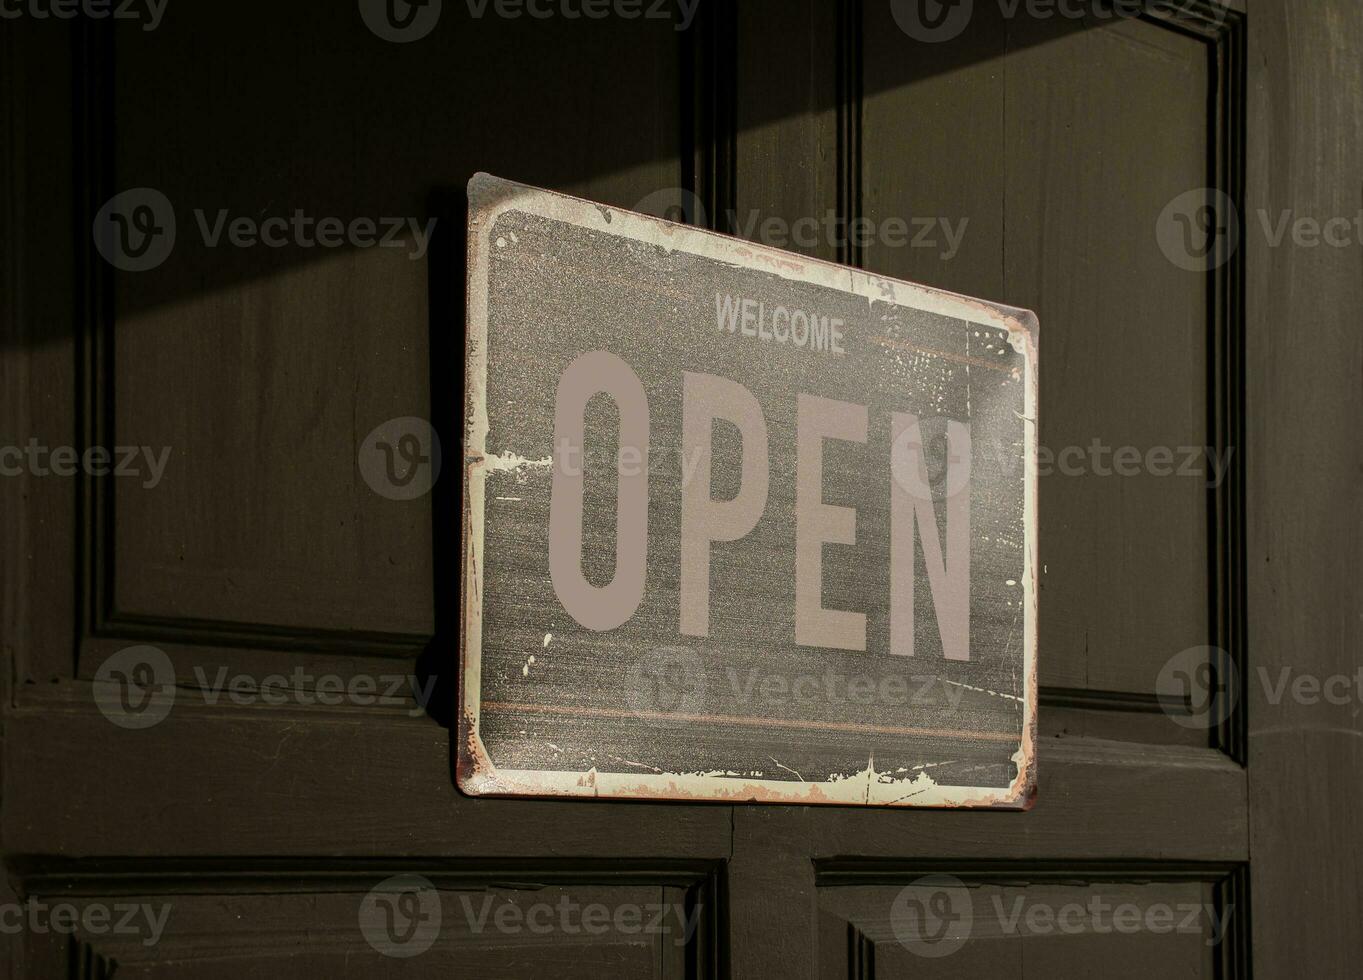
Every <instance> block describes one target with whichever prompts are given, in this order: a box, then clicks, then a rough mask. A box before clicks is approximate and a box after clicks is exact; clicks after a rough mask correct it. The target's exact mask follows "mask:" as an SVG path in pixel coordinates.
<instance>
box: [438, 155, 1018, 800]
mask: <svg viewBox="0 0 1363 980" xmlns="http://www.w3.org/2000/svg"><path fill="white" fill-rule="evenodd" d="M468 247H469V283H468V347H467V365H466V368H467V404H466V413H467V414H466V430H465V433H464V444H465V454H464V458H465V467H466V480H465V486H464V544H465V550H464V568H463V587H464V595H463V622H464V645H463V650H462V655H461V659H462V691H461V696H460V697H461V712H460V720H459V732H458V751H457V776H458V782H459V786H460V787H461V788H462V789H463V790H464V791H465V792H467V793H471V794H478V795H481V794H488V795H533V796H546V795H553V796H579V797H603V798H604V797H633V798H648V799H676V800H723V801H729V802H742V801H756V802H773V803H841V804H863V805H891V806H941V807H945V806H994V807H1013V808H1022V807H1025V806H1027V805H1028V804H1029V802H1030V800H1031V799H1032V796H1033V792H1034V787H1035V774H1036V761H1035V760H1036V756H1035V746H1036V730H1035V729H1036V703H1037V686H1036V685H1037V681H1036V615H1037V612H1036V600H1037V585H1036V547H1037V543H1036V464H1035V461H1036V438H1037V423H1036V417H1037V323H1036V319H1035V317H1034V316H1033V315H1032V314H1031V313H1028V312H1026V311H1023V310H1018V309H1012V308H1009V307H1004V306H998V305H996V304H993V303H986V302H982V301H980V300H974V299H967V298H965V297H962V296H957V295H953V294H949V293H944V292H941V291H938V290H934V289H928V288H926V287H923V286H916V285H913V284H910V283H906V282H898V281H893V280H888V279H882V278H879V277H877V276H873V275H868V274H866V273H863V272H859V271H856V270H852V269H849V268H846V267H842V266H837V265H832V264H829V263H824V262H817V261H812V260H810V259H806V258H803V257H801V256H798V255H794V254H791V253H789V252H784V251H780V250H778V249H773V248H767V247H764V246H760V245H755V244H752V243H749V242H746V241H742V240H739V239H735V238H730V237H727V236H723V235H718V234H713V233H710V232H706V231H700V230H698V229H695V228H692V227H688V226H685V225H678V224H673V223H671V222H666V221H661V220H658V219H655V218H650V217H645V216H642V215H638V214H634V213H631V212H628V211H622V210H619V209H616V208H611V207H606V206H604V205H600V204H594V203H590V202H587V201H582V200H578V199H576V198H572V197H567V196H564V195H560V194H553V193H550V192H547V191H542V190H537V189H534V188H530V187H524V186H521V185H517V184H512V183H508V182H505V181H502V180H498V179H496V178H493V177H489V176H487V175H479V176H477V177H475V178H474V179H473V181H472V182H471V183H470V184H469V237H468Z"/></svg>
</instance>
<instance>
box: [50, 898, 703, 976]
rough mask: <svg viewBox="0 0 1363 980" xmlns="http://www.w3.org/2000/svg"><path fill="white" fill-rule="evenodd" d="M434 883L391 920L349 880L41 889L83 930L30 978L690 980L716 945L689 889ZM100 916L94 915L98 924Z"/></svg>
mask: <svg viewBox="0 0 1363 980" xmlns="http://www.w3.org/2000/svg"><path fill="white" fill-rule="evenodd" d="M408 874H409V876H410V874H411V873H408ZM433 877H434V878H435V881H437V882H440V884H439V885H437V884H435V883H434V882H432V881H430V880H429V879H425V878H424V877H423V878H412V879H411V880H412V881H414V882H416V883H417V886H418V887H419V888H420V889H421V891H419V892H418V891H413V892H405V893H402V894H409V895H413V896H418V897H419V901H418V902H417V903H416V904H413V905H412V906H411V907H410V908H399V909H395V910H394V909H391V908H390V906H388V905H387V904H386V903H387V902H388V901H389V897H388V896H387V895H385V894H380V895H378V896H377V897H375V896H374V895H371V894H370V893H369V892H367V891H365V890H363V888H362V886H363V885H364V884H365V883H366V882H365V881H364V880H363V879H358V878H355V877H353V876H352V877H349V878H347V879H346V880H344V881H338V882H336V883H335V884H324V883H323V882H321V881H317V880H310V879H309V878H308V877H307V876H306V875H305V874H304V875H300V876H299V877H298V878H297V879H295V880H293V881H285V880H282V879H281V880H279V881H272V882H266V881H258V882H257V885H256V887H261V886H262V885H263V886H264V888H263V889H262V891H261V892H259V893H250V892H245V891H242V890H240V889H238V890H235V891H229V892H226V893H214V892H213V891H212V890H211V886H209V888H206V889H202V890H201V889H189V890H180V888H172V889H169V890H166V891H157V892H147V893H139V892H137V891H136V890H132V891H125V890H120V891H118V892H113V893H98V892H97V891H96V892H93V893H92V889H91V887H90V885H88V884H86V885H84V886H83V887H81V888H80V890H79V894H74V895H73V894H70V890H69V889H68V890H60V889H59V890H57V891H53V892H40V893H36V894H35V895H34V896H33V898H34V901H35V902H37V903H41V906H40V907H48V908H54V909H55V908H57V907H62V906H69V907H70V908H71V909H73V910H74V911H73V912H69V913H65V915H66V917H67V918H68V919H69V918H72V917H74V918H75V919H77V920H79V921H80V923H81V924H80V925H79V926H78V927H77V928H76V930H75V932H74V934H71V935H66V936H63V935H58V934H56V930H54V932H53V933H52V934H49V935H48V936H47V937H46V938H45V940H44V941H41V942H37V943H33V944H32V945H31V947H30V949H29V953H28V963H27V965H28V968H29V969H30V970H32V971H33V974H32V975H34V976H88V977H92V978H96V977H110V976H115V975H116V976H119V977H124V976H133V977H145V978H147V980H160V978H179V977H215V978H216V977H222V978H226V977H241V976H247V977H278V976H281V975H284V974H292V973H297V972H300V971H301V972H305V973H313V974H317V975H323V976H335V977H390V976H393V977H396V976H415V977H441V976H449V975H451V973H472V974H473V975H476V976H479V977H497V978H506V980H510V978H513V977H526V976H535V975H541V974H545V973H547V974H549V975H552V976H564V977H583V978H586V977H599V976H602V975H605V976H621V977H624V976H628V977H641V978H643V977H648V978H655V980H671V978H680V977H683V976H685V971H686V962H687V954H688V943H690V944H691V945H692V947H693V955H694V947H695V946H699V945H704V944H706V943H712V942H713V936H707V935H704V934H703V933H702V930H704V929H707V928H708V927H709V926H708V922H707V920H706V918H705V916H704V915H703V914H702V913H703V912H704V911H705V910H704V909H702V908H701V907H700V906H699V905H698V904H696V902H694V901H691V900H689V899H688V894H687V891H686V890H685V889H684V888H678V887H649V886H644V885H623V886H613V887H612V886H605V887H603V886H592V885H577V886H564V885H552V884H551V885H545V884H537V883H534V882H530V881H527V882H526V883H525V884H524V885H521V886H520V887H519V888H516V887H515V886H511V887H508V886H506V885H501V886H499V885H490V886H487V887H484V888H476V887H473V888H471V887H469V885H468V884H461V883H459V882H457V881H444V880H442V879H441V878H440V876H438V875H435V876H433ZM383 880H384V879H383V878H382V876H381V875H374V876H373V877H372V885H373V886H377V887H379V888H382V884H381V882H382V881H383ZM184 884H190V883H188V882H182V883H181V885H182V886H183V885H184ZM280 889H283V891H282V893H281V892H280V891H279V890H280ZM394 894H397V893H394ZM91 909H95V910H97V911H98V917H91V916H90V910H91ZM104 909H107V910H109V911H108V913H107V914H106V913H104V912H103V911H102V910H104ZM409 913H410V918H409V917H408V914H409ZM62 921H65V919H64V920H62ZM87 923H89V924H91V925H92V926H93V930H94V931H91V928H88V927H87ZM81 970H84V971H85V972H81Z"/></svg>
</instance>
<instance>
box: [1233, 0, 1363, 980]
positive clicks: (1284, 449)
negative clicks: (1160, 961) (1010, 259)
mask: <svg viewBox="0 0 1363 980" xmlns="http://www.w3.org/2000/svg"><path fill="white" fill-rule="evenodd" d="M1249 16H1250V18H1251V23H1252V29H1251V31H1250V35H1249V45H1250V57H1249V78H1250V92H1251V98H1250V113H1249V128H1250V132H1251V134H1252V136H1251V140H1250V155H1249V181H1248V193H1247V198H1246V202H1245V203H1246V213H1245V215H1244V216H1243V221H1244V223H1245V239H1246V249H1247V251H1246V262H1247V263H1248V270H1247V276H1246V282H1247V284H1248V287H1247V304H1248V314H1249V338H1248V347H1247V351H1246V355H1247V360H1248V372H1247V377H1248V391H1247V396H1246V397H1247V404H1248V406H1249V424H1248V432H1247V438H1248V446H1249V448H1248V450H1247V452H1248V455H1247V457H1246V459H1247V466H1248V470H1249V475H1248V480H1249V506H1250V510H1249V540H1250V553H1249V561H1248V566H1249V597H1250V601H1249V610H1250V629H1251V633H1252V636H1253V648H1252V649H1253V653H1252V656H1251V661H1250V668H1251V671H1250V673H1251V676H1250V677H1249V678H1248V679H1247V688H1248V691H1249V700H1248V704H1247V706H1246V707H1247V713H1248V718H1249V729H1250V730H1249V773H1250V788H1251V794H1250V800H1251V804H1250V807H1251V809H1250V830H1251V853H1252V858H1253V860H1252V863H1251V872H1252V874H1251V878H1252V885H1253V891H1254V923H1255V936H1254V957H1255V963H1254V966H1255V970H1256V972H1257V973H1258V975H1260V976H1268V977H1273V976H1288V975H1306V974H1310V975H1313V976H1333V975H1349V974H1353V973H1356V972H1357V971H1358V963H1359V961H1360V958H1363V940H1360V935H1359V932H1358V930H1357V929H1356V928H1355V927H1354V923H1355V922H1356V921H1357V918H1358V909H1359V908H1360V903H1363V888H1361V886H1360V882H1363V868H1360V857H1359V851H1358V848H1357V846H1356V845H1355V843H1354V842H1355V840H1356V838H1357V816H1356V815H1357V813H1358V812H1359V809H1360V807H1363V791H1360V788H1359V787H1360V783H1359V780H1358V772H1359V770H1360V766H1363V739H1360V738H1359V734H1360V731H1363V728H1361V727H1360V718H1359V713H1358V707H1359V706H1358V703H1357V700H1356V698H1354V697H1351V698H1350V699H1348V701H1347V702H1346V703H1341V704H1334V705H1332V704H1328V703H1325V702H1324V701H1323V700H1322V701H1321V702H1320V703H1317V704H1306V703H1299V702H1297V701H1296V700H1295V699H1294V698H1293V697H1291V695H1288V696H1286V697H1283V698H1282V699H1280V700H1278V701H1277V703H1274V701H1273V700H1271V699H1270V698H1269V696H1268V690H1270V689H1271V685H1273V684H1276V683H1277V682H1278V679H1279V677H1280V675H1281V671H1282V670H1283V669H1285V668H1286V669H1288V670H1289V671H1290V673H1291V676H1293V677H1294V678H1295V677H1296V676H1298V675H1300V674H1307V675H1311V676H1316V677H1318V678H1320V679H1321V680H1322V681H1324V680H1325V679H1326V678H1328V677H1330V676H1332V675H1335V674H1344V675H1348V676H1350V677H1352V676H1353V675H1354V673H1355V672H1356V671H1357V669H1358V663H1359V658H1358V651H1359V650H1360V649H1361V648H1363V621H1360V618H1359V616H1358V610H1359V608H1360V607H1361V606H1363V590H1361V588H1360V579H1359V575H1358V569H1359V567H1360V560H1361V559H1363V530H1361V529H1363V506H1361V502H1363V442H1360V440H1359V438H1358V434H1359V431H1360V418H1363V386H1360V380H1359V379H1360V365H1363V331H1360V329H1359V319H1358V310H1359V308H1360V306H1363V277H1361V276H1360V270H1361V267H1360V261H1359V248H1358V245H1357V244H1356V243H1355V244H1351V245H1350V246H1349V247H1348V248H1331V247H1328V246H1324V245H1321V246H1317V247H1314V248H1310V247H1307V248H1303V247H1298V246H1294V245H1293V244H1292V242H1291V239H1290V238H1289V239H1287V240H1285V241H1284V243H1283V244H1282V245H1280V246H1279V247H1276V248H1275V247H1271V246H1270V244H1269V242H1268V240H1266V238H1265V236H1264V233H1263V230H1262V227H1261V225H1260V221H1261V218H1260V211H1261V210H1262V211H1263V212H1264V213H1266V214H1267V216H1268V219H1269V221H1270V222H1271V223H1276V222H1277V221H1278V220H1279V218H1280V215H1281V213H1282V212H1283V211H1284V210H1287V211H1288V212H1289V213H1290V215H1291V217H1292V218H1293V219H1297V218H1314V219H1316V220H1318V221H1322V222H1323V221H1325V220H1327V219H1328V218H1331V217H1337V216H1343V217H1345V218H1348V219H1351V220H1352V218H1354V217H1355V216H1356V215H1357V214H1358V212H1359V208H1360V205H1363V200H1360V196H1359V182H1358V178H1357V175H1358V173H1359V169H1360V166H1363V141H1360V136H1359V134H1360V125H1361V124H1363V78H1361V77H1360V65H1359V60H1358V57H1357V54H1356V52H1357V51H1358V49H1359V46H1360V44H1363V10H1360V9H1359V8H1358V7H1357V6H1356V5H1354V4H1350V3H1340V2H1323V3H1317V4H1312V5H1311V6H1310V7H1309V8H1308V7H1302V6H1298V5H1294V4H1290V3H1279V2H1274V0H1253V2H1251V3H1250V4H1249ZM1261 671H1262V672H1264V673H1263V674H1261V673H1260V672H1261ZM1265 675H1266V676H1267V678H1268V682H1269V685H1270V687H1269V688H1266V687H1265V683H1264V680H1263V678H1264V677H1265ZM1351 690H1352V688H1351Z"/></svg>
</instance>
